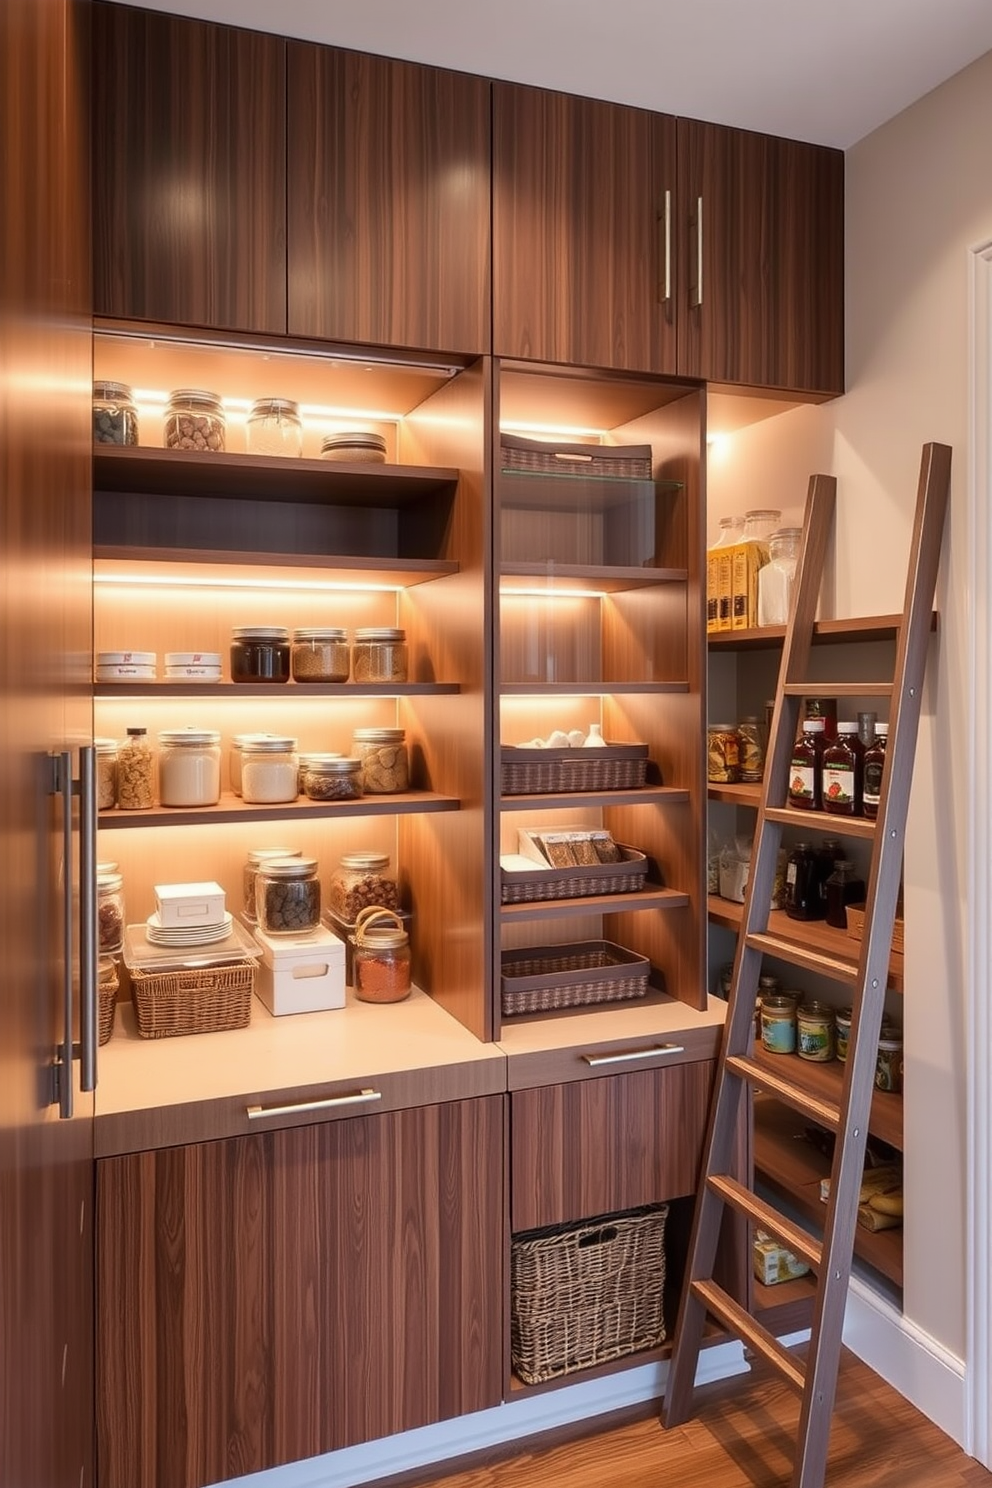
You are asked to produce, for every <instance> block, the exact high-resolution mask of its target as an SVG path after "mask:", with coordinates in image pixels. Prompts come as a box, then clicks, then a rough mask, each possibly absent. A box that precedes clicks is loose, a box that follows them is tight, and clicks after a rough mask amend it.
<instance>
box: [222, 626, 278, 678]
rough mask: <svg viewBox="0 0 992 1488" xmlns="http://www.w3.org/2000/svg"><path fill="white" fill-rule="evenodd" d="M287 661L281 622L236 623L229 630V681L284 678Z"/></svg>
mask: <svg viewBox="0 0 992 1488" xmlns="http://www.w3.org/2000/svg"><path fill="white" fill-rule="evenodd" d="M289 663H290V649H289V631H288V630H287V629H286V627H285V626H283V625H237V626H235V628H234V629H233V630H232V632H231V681H232V682H288V681H289Z"/></svg>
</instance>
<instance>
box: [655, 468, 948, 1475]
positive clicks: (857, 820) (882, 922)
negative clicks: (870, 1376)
mask: <svg viewBox="0 0 992 1488" xmlns="http://www.w3.org/2000/svg"><path fill="white" fill-rule="evenodd" d="M950 464H951V452H950V449H949V448H948V447H947V446H946V445H941V444H927V445H924V447H923V455H922V461H921V468H920V480H919V489H918V494H917V503H916V517H915V522H914V527H913V538H912V545H911V549H910V558H909V566H908V573H907V578H906V597H905V604H904V609H903V616H902V621H901V624H900V627H899V634H898V641H897V646H896V657H895V666H894V673H893V678H892V681H891V682H850V683H848V682H844V683H829V684H825V683H822V682H818V683H814V682H811V681H810V680H808V678H809V672H808V662H809V655H810V647H811V644H812V639H813V621H814V614H815V610H816V602H817V596H818V593H819V588H820V576H821V573H822V568H823V560H824V554H825V551H826V546H827V540H828V537H829V533H830V529H831V525H832V518H833V510H834V502H835V498H836V482H835V480H834V479H833V478H832V477H829V476H823V475H814V476H812V477H811V479H810V484H809V493H808V496H807V502H806V513H805V518H804V530H803V541H802V546H801V552H800V557H799V564H798V568H797V573H796V587H795V597H794V603H793V609H792V615H791V619H790V621H789V625H788V628H787V631H786V635H785V642H784V645H783V650H782V661H781V667H780V670H779V679H778V687H777V690H776V696H775V710H774V714H773V717H772V723H771V729H770V737H769V746H768V753H767V760H766V768H765V783H764V790H763V792H762V799H761V805H760V807H759V810H758V818H757V824H756V828H755V846H754V852H753V856H752V861H751V873H750V879H749V882H748V886H747V893H746V897H745V903H744V909H743V918H742V925H741V932H740V935H739V937H738V942H737V951H736V955H735V958H734V972H733V982H732V986H731V992H730V1002H729V1008H728V1012H727V1023H726V1027H725V1029H724V1039H723V1048H722V1051H721V1055H720V1059H719V1061H718V1068H717V1075H716V1082H715V1087H714V1092H713V1101H712V1105H711V1110H710V1120H709V1130H708V1134H707V1141H706V1156H705V1160H704V1166H703V1170H702V1175H701V1184H700V1190H699V1194H698V1197H697V1201H696V1209H695V1217H694V1220H693V1227H692V1235H691V1238H690V1244H689V1258H688V1262H687V1266H686V1274H685V1284H684V1286H683V1291H682V1300H681V1305H680V1309H679V1317H678V1322H677V1325H676V1331H675V1343H674V1349H673V1353H672V1360H671V1365H670V1370H669V1375H668V1386H667V1391H666V1396H665V1404H664V1411H663V1420H664V1424H665V1425H666V1426H667V1427H671V1426H676V1425H679V1424H680V1423H681V1422H682V1421H684V1420H685V1419H686V1418H687V1417H688V1416H689V1415H690V1413H691V1406H692V1392H693V1387H694V1382H695V1374H696V1364H697V1361H698V1357H699V1349H700V1345H701V1341H702V1334H703V1326H704V1323H705V1319H706V1314H707V1313H709V1314H710V1315H711V1316H712V1317H713V1318H714V1319H715V1320H716V1321H717V1322H718V1323H719V1324H721V1325H722V1326H723V1327H724V1328H725V1329H727V1330H729V1331H730V1332H731V1333H732V1334H734V1335H735V1336H736V1337H738V1338H740V1339H741V1340H742V1341H743V1343H744V1344H745V1347H746V1348H748V1349H750V1350H751V1351H753V1353H754V1354H755V1355H759V1356H760V1357H761V1358H763V1359H765V1360H767V1361H768V1362H770V1363H771V1364H772V1365H773V1366H774V1367H775V1368H776V1369H778V1370H779V1372H780V1373H781V1374H782V1375H783V1376H784V1377H785V1379H786V1380H787V1381H788V1382H789V1384H791V1385H792V1386H793V1388H794V1389H795V1390H796V1391H798V1392H799V1393H800V1394H801V1396H802V1408H801V1411H800V1417H799V1427H798V1441H797V1447H796V1454H795V1459H794V1468H793V1475H792V1488H821V1485H822V1484H823V1481H824V1475H825V1472H826V1462H827V1446H828V1441H829V1435H830V1418H831V1414H832V1411H833V1404H834V1395H835V1391H836V1384H837V1370H838V1366H839V1362H840V1349H841V1338H842V1332H843V1324H844V1307H845V1301H846V1296H847V1289H848V1282H849V1278H850V1274H851V1257H852V1252H853V1248H854V1233H855V1225H856V1223H857V1210H858V1197H859V1191H860V1187H861V1180H862V1170H863V1164H864V1156H865V1139H866V1136H867V1132H868V1120H869V1113H870V1108H871V1097H872V1090H873V1088H874V1076H875V1058H876V1046H877V1042H878V1035H879V1029H880V1025H881V1019H882V1011H883V1003H884V998H885V990H886V985H887V981H888V967H889V952H890V948H891V943H892V928H893V921H894V918H895V911H896V899H897V895H898V890H899V880H900V874H901V868H902V855H903V843H904V836H905V827H906V813H907V809H908V806H909V792H910V781H911V777H912V771H913V757H914V754H915V751H916V738H917V731H918V725H919V717H920V699H921V693H922V686H923V675H924V669H925V666H926V656H927V646H928V638H929V633H930V628H931V619H932V610H933V597H934V589H935V585H936V580H937V567H938V563H939V559H940V545H941V534H942V531H943V526H944V515H945V511H946V507H947V497H948V487H949V480H950ZM825 689H826V690H828V691H829V692H830V694H831V695H832V696H836V697H838V698H850V697H878V698H879V699H882V698H885V699H889V700H890V703H889V737H888V745H887V749H886V765H885V771H884V775H883V781H882V790H881V799H880V801H879V806H878V815H877V818H876V820H875V823H874V828H873V830H871V828H870V826H869V823H867V822H866V820H865V818H864V817H844V816H836V815H833V814H829V815H827V814H825V813H823V812H809V811H798V810H795V809H790V808H789V807H788V806H787V794H788V780H789V765H790V760H791V755H792V746H793V742H794V740H795V737H796V731H797V725H798V722H799V716H800V715H799V709H800V706H801V703H802V699H803V698H804V697H805V696H811V695H817V694H821V693H822V692H823V691H824V690H825ZM785 825H790V826H794V827H802V828H803V829H804V830H805V829H807V828H813V829H818V830H820V831H825V830H829V832H830V833H831V835H833V836H840V837H843V836H844V835H845V832H846V834H847V835H848V836H857V837H859V838H862V839H863V838H864V837H865V836H866V835H867V832H866V828H868V830H869V831H870V833H871V836H872V839H873V840H872V849H871V868H870V871H869V875H868V888H867V898H866V907H865V922H864V935H863V938H862V941H861V950H860V954H859V955H858V958H857V960H856V961H854V960H853V959H843V958H841V957H840V956H834V955H829V954H825V953H823V952H820V951H816V950H813V949H811V948H809V947H806V946H803V945H802V944H801V943H800V941H799V940H798V939H796V940H789V939H785V938H783V937H780V936H778V935H775V934H770V933H769V931H768V916H769V904H770V901H771V896H772V886H773V881H774V875H775V866H776V860H777V856H778V849H779V845H780V841H781V836H782V828H783V826H785ZM798 933H799V932H798V927H797V934H798ZM764 955H772V956H775V957H777V958H779V959H780V960H783V961H786V962H789V963H791V964H792V965H794V966H799V967H804V968H806V969H807V970H810V971H814V972H817V973H819V974H820V975H821V976H825V977H828V978H830V979H831V980H832V981H833V982H836V983H838V984H839V985H840V986H842V987H843V988H844V989H845V990H846V991H847V992H848V993H849V994H850V996H851V1003H852V1016H851V1031H850V1037H849V1043H848V1052H847V1060H846V1062H845V1065H844V1074H843V1082H842V1086H841V1094H840V1100H839V1102H837V1103H833V1102H831V1101H829V1100H825V1099H823V1098H822V1097H819V1096H815V1095H813V1094H812V1093H811V1092H810V1091H809V1090H804V1088H803V1081H802V1072H803V1067H802V1064H801V1063H800V1061H798V1060H789V1059H783V1061H782V1072H781V1074H779V1073H778V1071H769V1070H768V1069H767V1068H766V1067H764V1066H761V1065H759V1064H758V1062H757V1061H756V1060H755V1059H754V1057H753V1025H754V1009H755V997H756V993H757V986H758V976H759V974H760V971H761V959H762V956H764ZM756 1090H761V1091H764V1092H767V1093H768V1094H770V1095H772V1096H774V1097H775V1098H776V1099H777V1100H779V1101H782V1102H784V1103H785V1104H786V1105H788V1106H790V1107H791V1108H792V1109H793V1110H795V1111H798V1112H799V1113H800V1114H801V1115H802V1116H804V1117H806V1118H807V1119H808V1120H810V1121H814V1122H816V1123H818V1124H819V1125H820V1126H823V1127H826V1128H827V1129H828V1130H829V1131H831V1132H832V1133H833V1134H834V1136H835V1144H834V1155H833V1160H832V1165H831V1182H830V1197H829V1201H828V1202H827V1204H826V1205H825V1206H824V1210H825V1212H824V1224H823V1236H822V1239H819V1238H816V1237H815V1236H813V1235H811V1234H809V1233H808V1232H807V1231H806V1230H805V1229H803V1228H801V1227H800V1226H799V1225H797V1224H794V1223H793V1222H792V1221H791V1220H789V1219H788V1218H786V1216H785V1215H782V1214H780V1213H778V1212H777V1211H776V1210H775V1209H774V1208H773V1207H772V1206H771V1205H769V1204H767V1203H765V1202H764V1200H763V1199H761V1198H759V1197H758V1195H757V1194H756V1193H755V1192H754V1190H753V1187H747V1186H746V1185H745V1184H743V1183H741V1182H739V1181H738V1179H737V1178H736V1177H735V1176H734V1174H733V1168H734V1158H735V1153H736V1151H737V1150H738V1132H739V1131H740V1129H741V1126H740V1124H741V1122H742V1121H744V1120H745V1118H746V1116H747V1114H748V1105H747V1104H745V1103H746V1102H749V1101H750V1099H751V1097H752V1096H753V1093H754V1092H755V1091H756ZM726 1206H729V1208H730V1209H731V1210H733V1211H735V1212H736V1213H737V1214H738V1215H740V1216H742V1217H743V1218H744V1219H745V1220H747V1221H749V1222H750V1223H752V1224H755V1225H760V1227H761V1228H762V1229H763V1230H766V1231H767V1232H768V1233H769V1234H770V1235H773V1236H774V1237H775V1238H776V1239H778V1240H779V1241H781V1242H782V1243H783V1244H784V1245H785V1246H786V1248H787V1249H789V1250H791V1251H793V1252H794V1253H795V1254H796V1255H797V1256H799V1257H801V1258H802V1259H803V1260H804V1261H806V1262H807V1263H808V1264H809V1266H810V1267H811V1268H812V1269H813V1271H814V1272H815V1274H816V1277H817V1282H816V1293H815V1301H814V1307H813V1320H812V1329H811V1335H810V1343H809V1349H808V1353H807V1355H806V1358H805V1362H804V1361H803V1360H801V1359H799V1358H797V1357H795V1356H794V1355H793V1354H792V1353H790V1352H789V1350H788V1349H786V1348H785V1347H784V1346H783V1345H782V1344H781V1343H780V1342H779V1340H778V1339H777V1338H776V1337H775V1336H774V1335H773V1334H772V1333H770V1332H769V1331H768V1330H767V1329H765V1328H764V1327H762V1326H761V1324H760V1323H758V1322H757V1320H756V1319H755V1318H754V1317H753V1316H752V1314H751V1313H750V1312H748V1311H747V1310H746V1308H744V1307H743V1306H741V1305H740V1303H738V1302H737V1301H736V1300H735V1299H734V1298H733V1297H732V1296H730V1295H729V1293H727V1292H726V1291H724V1290H723V1289H722V1288H721V1287H720V1286H718V1285H717V1284H716V1283H715V1282H714V1280H713V1270H714V1263H715V1260H716V1252H717V1240H718V1237H719V1232H720V1226H721V1220H722V1218H723V1216H724V1212H725V1208H726Z"/></svg>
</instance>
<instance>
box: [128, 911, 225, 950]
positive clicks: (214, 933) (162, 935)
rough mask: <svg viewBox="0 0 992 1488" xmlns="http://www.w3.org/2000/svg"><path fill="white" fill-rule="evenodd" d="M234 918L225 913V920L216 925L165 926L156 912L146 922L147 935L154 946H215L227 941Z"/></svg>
mask: <svg viewBox="0 0 992 1488" xmlns="http://www.w3.org/2000/svg"><path fill="white" fill-rule="evenodd" d="M233 922H234V916H233V915H232V914H229V913H228V912H227V910H225V911H224V918H223V919H222V920H218V921H217V923H216V924H214V925H163V924H162V921H161V919H160V918H159V913H158V910H155V911H154V912H153V913H152V914H150V915H149V916H148V919H147V920H146V921H145V933H146V935H147V936H148V939H149V942H150V943H151V944H152V945H158V946H201V945H214V944H215V943H216V942H217V941H218V940H226V939H227V937H228V936H229V935H230V933H231V925H232V924H233Z"/></svg>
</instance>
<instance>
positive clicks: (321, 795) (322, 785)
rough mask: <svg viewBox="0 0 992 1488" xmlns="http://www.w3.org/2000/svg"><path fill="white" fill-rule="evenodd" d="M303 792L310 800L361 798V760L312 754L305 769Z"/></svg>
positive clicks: (356, 799) (351, 799)
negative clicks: (317, 756) (321, 756)
mask: <svg viewBox="0 0 992 1488" xmlns="http://www.w3.org/2000/svg"><path fill="white" fill-rule="evenodd" d="M303 793H304V795H305V796H306V798H307V800H308V801H359V800H361V796H362V762H361V760H357V759H342V758H340V757H339V758H336V759H334V758H329V757H325V758H323V759H320V758H316V757H314V756H313V755H311V756H310V757H309V758H308V759H307V762H306V767H305V768H304V771H303Z"/></svg>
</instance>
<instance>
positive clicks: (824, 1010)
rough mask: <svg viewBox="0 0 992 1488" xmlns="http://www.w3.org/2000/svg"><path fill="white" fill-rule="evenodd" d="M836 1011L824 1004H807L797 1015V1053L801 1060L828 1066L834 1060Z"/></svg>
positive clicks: (803, 1005)
mask: <svg viewBox="0 0 992 1488" xmlns="http://www.w3.org/2000/svg"><path fill="white" fill-rule="evenodd" d="M834 1039H835V1033H834V1010H833V1008H832V1007H829V1006H828V1005H827V1004H826V1003H823V1002H805V1003H803V1004H802V1005H801V1007H800V1008H799V1009H798V1011H797V1013H796V1040H797V1042H796V1053H797V1054H798V1055H799V1057H800V1059H810V1060H812V1061H814V1062H815V1063H817V1064H827V1063H829V1061H830V1060H831V1059H833V1058H834V1050H835V1043H834Z"/></svg>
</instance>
